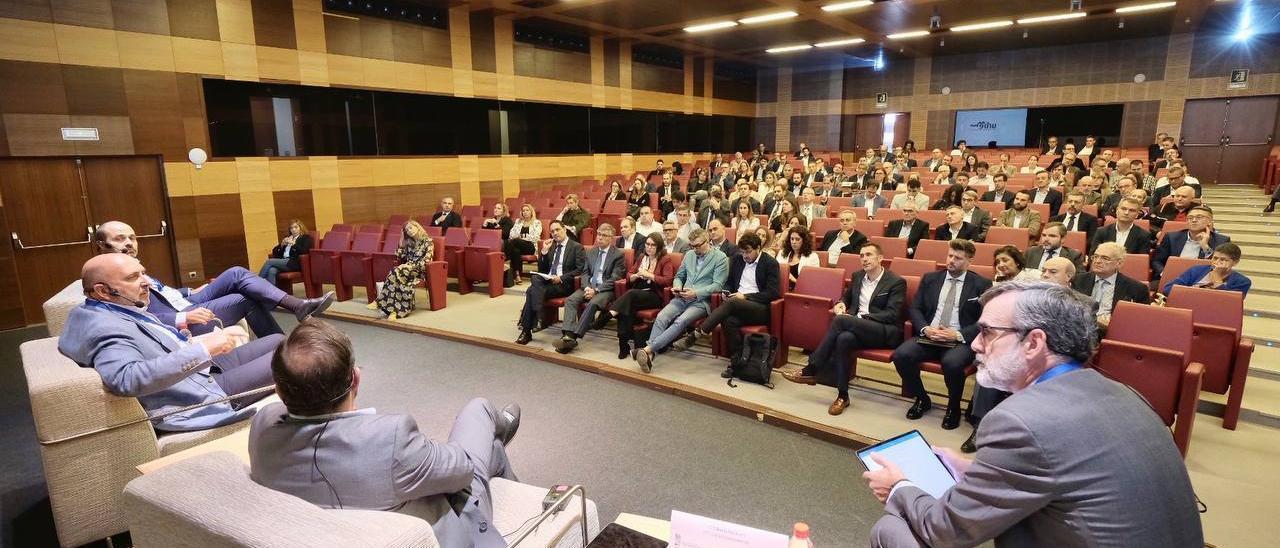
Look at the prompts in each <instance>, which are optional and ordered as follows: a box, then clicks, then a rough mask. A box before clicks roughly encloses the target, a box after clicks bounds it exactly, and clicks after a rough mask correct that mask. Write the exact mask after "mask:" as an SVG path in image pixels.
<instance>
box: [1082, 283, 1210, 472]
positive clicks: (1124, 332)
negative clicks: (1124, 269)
mask: <svg viewBox="0 0 1280 548" xmlns="http://www.w3.org/2000/svg"><path fill="white" fill-rule="evenodd" d="M1193 333H1194V329H1193V325H1192V316H1191V311H1190V310H1184V309H1179V308H1161V307H1158V306H1148V305H1143V304H1137V303H1132V302H1129V301H1121V302H1119V303H1116V308H1115V310H1113V311H1112V313H1111V324H1110V325H1109V326H1108V327H1107V335H1106V338H1104V339H1103V340H1102V341H1101V343H1100V345H1099V347H1098V352H1097V354H1095V356H1094V367H1095V368H1096V369H1097V370H1098V371H1099V372H1101V373H1102V374H1104V375H1106V376H1107V377H1109V378H1111V379H1114V380H1116V381H1118V382H1122V383H1124V384H1127V385H1129V387H1131V388H1133V389H1134V390H1135V391H1136V392H1138V393H1139V394H1141V395H1142V397H1143V399H1145V400H1146V401H1147V403H1148V404H1149V405H1150V406H1151V408H1152V410H1154V411H1155V412H1156V414H1157V415H1159V416H1160V419H1161V420H1162V421H1164V423H1165V425H1167V426H1173V427H1174V428H1173V441H1174V443H1175V444H1177V446H1178V451H1180V452H1181V453H1182V456H1183V457H1186V455H1187V448H1188V445H1189V444H1190V443H1191V428H1192V426H1194V425H1195V415H1196V405H1197V404H1198V403H1199V396H1200V385H1201V382H1202V381H1203V379H1204V365H1203V364H1201V363H1199V362H1193V361H1191V352H1192V336H1193Z"/></svg>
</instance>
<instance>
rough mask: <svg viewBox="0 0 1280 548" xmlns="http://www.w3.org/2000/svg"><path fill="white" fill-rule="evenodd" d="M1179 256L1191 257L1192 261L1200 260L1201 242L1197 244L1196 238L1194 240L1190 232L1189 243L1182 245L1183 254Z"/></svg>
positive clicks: (1188, 235) (1188, 234)
mask: <svg viewBox="0 0 1280 548" xmlns="http://www.w3.org/2000/svg"><path fill="white" fill-rule="evenodd" d="M1178 256H1179V257H1189V258H1192V259H1199V258H1200V242H1197V241H1196V240H1195V238H1192V237H1191V233H1190V232H1187V243H1185V244H1182V252H1181V253H1179V254H1178Z"/></svg>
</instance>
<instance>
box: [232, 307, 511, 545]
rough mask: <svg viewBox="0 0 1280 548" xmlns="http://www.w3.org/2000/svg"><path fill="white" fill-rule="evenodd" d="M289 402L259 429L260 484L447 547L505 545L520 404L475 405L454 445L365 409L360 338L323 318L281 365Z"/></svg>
mask: <svg viewBox="0 0 1280 548" xmlns="http://www.w3.org/2000/svg"><path fill="white" fill-rule="evenodd" d="M271 375H272V377H273V378H274V379H275V382H276V391H277V392H278V393H279V394H280V399H281V400H282V401H284V403H283V404H280V403H274V404H271V405H268V406H266V407H264V408H263V409H262V412H260V413H258V416H256V417H254V420H253V424H252V425H251V426H250V427H249V474H250V477H252V478H253V481H256V482H258V483H259V484H261V485H263V486H266V487H269V488H271V489H275V490H276V491H281V492H284V493H288V494H290V495H293V496H295V497H298V498H301V499H303V500H305V501H307V502H310V503H312V504H315V505H317V506H321V507H324V508H347V509H357V508H358V509H365V510H391V511H395V512H400V513H404V514H409V515H413V516H417V517H420V518H422V519H425V520H427V521H428V522H429V523H431V528H432V529H433V530H434V531H435V534H436V540H438V541H439V543H440V546H450V547H452V546H464V547H470V546H476V547H485V548H489V547H499V546H501V547H505V546H506V545H507V543H506V542H504V541H503V539H502V533H500V532H498V528H497V527H496V526H494V523H493V500H492V499H491V497H490V493H489V479H490V478H494V477H502V478H507V479H511V480H514V479H516V478H515V474H514V473H512V471H511V463H510V462H509V461H508V460H507V450H506V445H507V443H508V442H510V441H511V438H512V437H513V436H515V433H516V429H517V428H518V427H519V425H520V408H519V407H517V406H515V405H508V406H507V407H505V408H503V409H502V410H501V411H499V410H498V409H496V408H495V407H494V406H493V404H491V403H489V402H488V401H486V400H484V399H480V398H477V399H473V400H471V401H470V402H468V403H467V405H466V406H465V407H463V408H462V411H461V412H460V413H458V416H457V417H456V418H454V422H453V429H452V430H451V431H450V432H449V441H448V442H447V443H440V442H437V441H434V440H431V439H430V438H428V437H427V436H425V435H423V434H422V433H421V432H419V431H418V424H417V422H415V421H414V420H413V417H410V416H408V415H383V414H378V413H377V412H375V411H374V410H373V409H369V408H365V409H360V408H358V407H356V395H357V393H358V392H359V391H360V376H361V375H360V368H358V367H356V365H355V356H354V353H353V350H352V348H351V341H350V340H349V339H348V338H347V336H346V335H344V334H343V333H342V332H341V331H339V330H338V329H336V328H334V327H333V326H331V325H329V324H326V323H324V322H321V321H319V320H306V321H304V322H302V323H301V324H298V327H297V328H295V329H294V330H293V332H292V333H290V334H289V337H288V338H287V339H285V342H284V344H281V345H280V349H279V350H277V351H276V354H275V356H274V357H273V358H272V360H271Z"/></svg>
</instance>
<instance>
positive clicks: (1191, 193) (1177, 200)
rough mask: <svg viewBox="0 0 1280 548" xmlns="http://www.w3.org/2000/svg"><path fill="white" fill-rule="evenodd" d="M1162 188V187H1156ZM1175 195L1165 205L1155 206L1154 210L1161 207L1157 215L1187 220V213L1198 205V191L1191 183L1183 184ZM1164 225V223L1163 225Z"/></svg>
mask: <svg viewBox="0 0 1280 548" xmlns="http://www.w3.org/2000/svg"><path fill="white" fill-rule="evenodd" d="M1165 188H1168V187H1165ZM1156 190H1160V189H1156ZM1170 196H1172V197H1173V199H1172V200H1170V201H1169V203H1167V204H1164V205H1163V206H1160V205H1158V203H1157V206H1154V207H1153V208H1152V210H1153V211H1154V210H1155V209H1157V208H1158V209H1159V213H1157V215H1159V216H1160V218H1161V219H1164V220H1166V221H1186V220H1187V215H1189V214H1190V213H1191V208H1193V207H1195V206H1196V191H1195V189H1193V188H1191V185H1182V186H1180V187H1178V188H1177V189H1175V190H1174V191H1173V194H1171V195H1170ZM1161 226H1163V225H1161Z"/></svg>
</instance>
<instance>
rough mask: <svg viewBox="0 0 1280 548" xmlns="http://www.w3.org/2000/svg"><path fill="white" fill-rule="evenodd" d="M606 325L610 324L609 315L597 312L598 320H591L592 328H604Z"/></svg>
mask: <svg viewBox="0 0 1280 548" xmlns="http://www.w3.org/2000/svg"><path fill="white" fill-rule="evenodd" d="M606 325H609V315H608V314H603V313H602V314H597V315H596V320H595V321H593V322H591V329H604V326H606Z"/></svg>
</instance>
